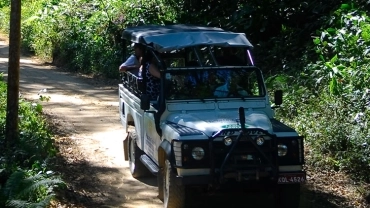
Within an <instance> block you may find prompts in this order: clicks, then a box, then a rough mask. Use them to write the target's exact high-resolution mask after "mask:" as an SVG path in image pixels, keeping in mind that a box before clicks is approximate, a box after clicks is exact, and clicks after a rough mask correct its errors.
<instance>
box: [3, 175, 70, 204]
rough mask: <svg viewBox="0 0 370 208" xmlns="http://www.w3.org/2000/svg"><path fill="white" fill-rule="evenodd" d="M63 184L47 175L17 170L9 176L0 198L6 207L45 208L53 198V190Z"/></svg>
mask: <svg viewBox="0 0 370 208" xmlns="http://www.w3.org/2000/svg"><path fill="white" fill-rule="evenodd" d="M63 184H64V183H63V181H61V180H60V179H58V178H51V177H49V176H48V175H47V174H41V173H38V174H34V173H33V172H25V171H23V170H18V171H15V172H13V173H12V174H11V175H10V177H9V179H8V180H7V182H6V184H5V186H4V188H3V189H2V196H3V199H6V206H7V207H14V208H31V207H35V208H36V207H47V206H48V205H49V203H50V201H51V199H52V198H53V196H54V193H53V190H54V188H55V187H58V186H61V185H63Z"/></svg>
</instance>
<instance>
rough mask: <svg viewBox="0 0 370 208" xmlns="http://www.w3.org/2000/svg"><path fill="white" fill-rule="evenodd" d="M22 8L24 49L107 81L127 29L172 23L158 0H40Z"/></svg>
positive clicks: (112, 74)
mask: <svg viewBox="0 0 370 208" xmlns="http://www.w3.org/2000/svg"><path fill="white" fill-rule="evenodd" d="M24 4H27V6H25V7H24V11H23V13H25V14H27V15H25V18H24V20H23V23H24V24H23V26H22V35H23V43H24V45H25V46H27V47H28V48H29V49H30V50H31V51H34V52H35V53H36V54H37V55H38V56H41V57H43V58H44V59H46V60H48V59H49V60H51V59H52V60H53V62H54V63H55V64H57V65H60V64H67V67H69V68H70V69H73V70H75V71H79V72H83V73H94V74H104V75H106V76H108V77H118V70H117V66H118V65H119V64H120V61H121V59H122V58H121V56H122V54H121V42H122V41H121V33H122V30H123V29H124V28H125V27H127V26H131V25H139V24H164V23H167V22H172V21H173V19H174V13H173V11H171V8H170V7H168V6H166V5H164V3H163V1H162V0H154V1H137V0H130V1H120V0H110V1H101V0H92V1H87V0H78V1H73V0H60V1H49V0H40V1H32V2H26V3H24ZM28 8H29V9H28ZM28 14H32V15H28Z"/></svg>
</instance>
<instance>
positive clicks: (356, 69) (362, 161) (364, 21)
mask: <svg viewBox="0 0 370 208" xmlns="http://www.w3.org/2000/svg"><path fill="white" fill-rule="evenodd" d="M338 8H339V9H338V10H335V11H334V12H333V13H332V14H331V16H330V18H327V19H328V21H326V22H325V24H323V26H322V28H321V29H320V30H317V32H316V36H315V37H313V41H312V43H311V44H307V45H306V46H307V47H306V48H305V50H307V51H308V52H307V54H310V57H309V58H308V57H303V58H301V59H299V61H301V64H302V63H303V64H302V65H304V66H303V67H302V68H303V70H301V71H300V72H293V71H288V72H287V73H290V74H291V75H290V76H287V75H285V77H288V79H285V80H283V81H281V80H276V79H274V80H272V81H271V82H272V84H274V85H275V86H276V85H277V84H278V83H280V82H282V83H284V84H285V85H281V84H280V85H279V86H280V87H282V88H283V89H285V91H286V92H287V94H286V95H285V101H286V102H285V104H284V108H282V109H280V110H279V113H278V114H279V116H280V118H281V119H282V120H285V121H286V122H287V123H290V124H291V125H292V126H294V127H295V128H297V129H298V130H299V132H300V133H301V134H304V135H305V136H306V145H307V148H308V149H309V150H310V154H309V155H308V160H307V161H308V163H310V164H311V165H312V166H317V167H320V168H323V167H326V168H328V169H331V168H335V169H337V170H343V171H347V172H349V173H351V174H352V175H353V176H354V177H356V178H358V179H363V180H366V181H370V177H369V175H368V173H367V171H366V170H367V169H368V167H370V149H369V146H368V144H369V143H370V136H369V135H370V127H369V125H368V123H369V122H370V90H369V86H370V81H369V76H370V71H369V64H370V59H369V55H370V54H369V48H370V41H369V38H368V37H369V29H368V28H369V25H370V19H369V17H368V16H367V14H366V13H365V12H362V11H361V10H357V9H353V8H354V6H353V5H348V4H343V5H339V6H338ZM310 51H314V52H315V54H314V53H312V52H310ZM287 64H288V65H297V64H296V63H294V62H289V63H287ZM293 77H294V78H293Z"/></svg>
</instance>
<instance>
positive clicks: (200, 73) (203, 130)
mask: <svg viewBox="0 0 370 208" xmlns="http://www.w3.org/2000/svg"><path fill="white" fill-rule="evenodd" d="M123 39H124V40H125V41H126V42H127V43H129V44H131V43H139V44H142V45H143V46H144V48H145V55H144V56H143V61H142V63H146V62H148V61H149V60H148V59H149V58H148V57H154V58H155V60H156V63H157V67H158V68H159V70H160V74H161V79H159V80H158V82H160V89H159V92H160V93H159V94H158V96H157V97H156V99H151V98H150V96H149V95H148V94H147V93H146V92H147V89H146V81H147V80H146V78H145V77H142V76H140V74H145V72H146V67H142V70H141V71H140V72H137V71H136V72H135V71H128V72H125V73H123V74H122V84H119V114H120V119H121V122H122V125H123V127H124V128H125V129H126V130H127V132H128V136H127V138H125V139H124V142H123V148H124V153H125V159H126V160H129V164H130V170H131V173H132V175H133V177H136V178H138V177H144V176H146V175H148V174H154V175H156V176H157V178H158V192H159V195H158V196H159V198H160V199H161V200H162V201H163V202H164V207H185V206H186V204H187V202H188V201H189V200H191V198H190V197H189V196H187V194H188V191H185V190H188V188H191V187H204V190H212V189H222V188H223V187H224V186H226V185H227V184H234V185H235V186H236V185H242V186H243V187H248V186H249V185H250V186H252V185H257V186H258V185H259V184H261V186H262V184H263V185H266V184H268V185H269V186H270V187H273V188H274V189H273V190H275V195H276V197H275V198H276V205H277V207H283V208H286V207H298V206H299V201H300V184H301V183H303V182H305V180H306V173H305V171H304V170H303V167H302V166H303V164H304V151H303V137H301V136H299V135H298V134H297V132H296V131H295V130H294V129H292V128H290V127H288V126H286V125H285V124H283V123H281V122H280V121H278V120H276V119H274V109H275V108H277V107H279V106H280V105H281V103H282V92H281V91H280V90H276V91H275V94H274V103H270V98H269V96H268V93H267V90H266V88H265V84H264V79H263V76H262V73H261V71H260V70H259V69H258V68H257V67H256V66H254V63H253V59H252V56H251V52H250V49H251V48H252V45H251V43H250V42H249V41H248V39H247V38H246V36H245V34H241V33H233V32H228V31H224V30H222V29H220V28H211V27H198V26H189V25H169V26H155V25H148V26H137V27H130V28H127V29H126V30H125V31H124V32H123ZM150 60H152V59H150ZM271 105H273V107H272V106H271ZM228 187H229V186H228ZM189 198H190V199H189Z"/></svg>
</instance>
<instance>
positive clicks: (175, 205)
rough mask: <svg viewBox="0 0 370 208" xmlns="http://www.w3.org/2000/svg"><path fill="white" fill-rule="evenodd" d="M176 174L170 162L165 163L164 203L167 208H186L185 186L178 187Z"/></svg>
mask: <svg viewBox="0 0 370 208" xmlns="http://www.w3.org/2000/svg"><path fill="white" fill-rule="evenodd" d="M175 178H176V174H175V173H174V172H173V171H172V168H171V163H170V161H168V160H166V161H165V167H164V169H163V196H164V199H163V203H164V207H165V208H184V207H185V199H186V198H185V186H182V185H177V184H176V182H175Z"/></svg>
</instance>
